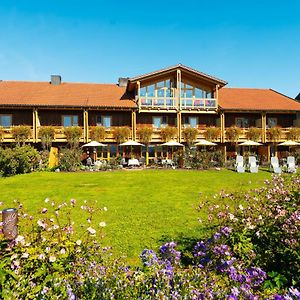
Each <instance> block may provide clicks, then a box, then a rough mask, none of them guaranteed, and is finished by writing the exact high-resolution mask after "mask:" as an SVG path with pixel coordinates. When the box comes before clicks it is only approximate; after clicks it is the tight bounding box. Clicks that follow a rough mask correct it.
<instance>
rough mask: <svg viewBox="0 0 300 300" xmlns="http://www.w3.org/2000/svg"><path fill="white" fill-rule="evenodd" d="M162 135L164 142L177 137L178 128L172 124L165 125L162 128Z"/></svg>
mask: <svg viewBox="0 0 300 300" xmlns="http://www.w3.org/2000/svg"><path fill="white" fill-rule="evenodd" d="M160 136H161V139H162V140H163V141H164V142H168V141H170V140H173V139H176V138H177V128H176V127H171V126H167V127H164V128H162V129H161V130H160Z"/></svg>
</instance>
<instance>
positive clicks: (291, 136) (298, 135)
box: [286, 127, 300, 141]
mask: <svg viewBox="0 0 300 300" xmlns="http://www.w3.org/2000/svg"><path fill="white" fill-rule="evenodd" d="M286 136H287V139H288V140H291V141H299V140H300V128H297V127H293V128H291V129H290V130H289V131H288V133H287V134H286Z"/></svg>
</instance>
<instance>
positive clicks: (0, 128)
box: [0, 126, 4, 143]
mask: <svg viewBox="0 0 300 300" xmlns="http://www.w3.org/2000/svg"><path fill="white" fill-rule="evenodd" d="M3 138H4V131H3V127H1V126H0V143H1V142H2V141H3Z"/></svg>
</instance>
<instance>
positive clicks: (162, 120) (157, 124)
mask: <svg viewBox="0 0 300 300" xmlns="http://www.w3.org/2000/svg"><path fill="white" fill-rule="evenodd" d="M152 125H153V127H154V128H162V127H166V126H167V125H168V119H167V117H166V116H163V117H153V118H152Z"/></svg>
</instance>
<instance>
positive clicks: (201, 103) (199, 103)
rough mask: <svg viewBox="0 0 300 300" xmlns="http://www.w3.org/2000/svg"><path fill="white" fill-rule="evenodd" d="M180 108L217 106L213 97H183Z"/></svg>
mask: <svg viewBox="0 0 300 300" xmlns="http://www.w3.org/2000/svg"><path fill="white" fill-rule="evenodd" d="M180 104H181V108H182V109H216V108H217V107H218V104H217V99H215V98H211V99H208V98H199V99H198V98H185V99H181V101H180Z"/></svg>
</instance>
